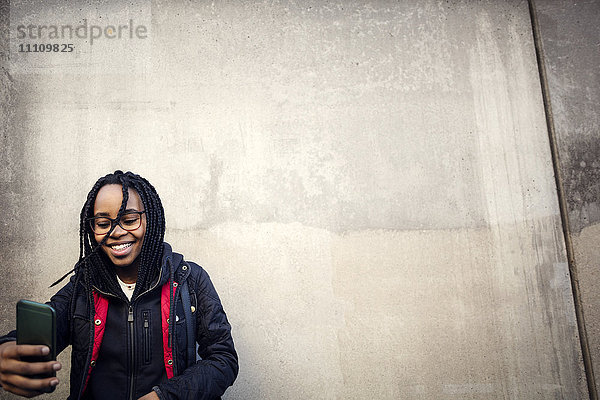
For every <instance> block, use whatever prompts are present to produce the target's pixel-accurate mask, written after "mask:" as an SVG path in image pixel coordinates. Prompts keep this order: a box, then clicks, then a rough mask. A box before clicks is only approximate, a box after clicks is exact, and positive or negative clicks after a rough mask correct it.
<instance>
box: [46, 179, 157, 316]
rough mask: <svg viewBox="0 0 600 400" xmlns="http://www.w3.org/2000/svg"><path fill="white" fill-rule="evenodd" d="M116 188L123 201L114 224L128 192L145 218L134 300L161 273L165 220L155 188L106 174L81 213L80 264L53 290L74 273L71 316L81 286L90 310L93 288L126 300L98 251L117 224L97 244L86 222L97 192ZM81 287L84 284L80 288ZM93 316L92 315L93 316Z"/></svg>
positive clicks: (105, 259)
mask: <svg viewBox="0 0 600 400" xmlns="http://www.w3.org/2000/svg"><path fill="white" fill-rule="evenodd" d="M111 184H118V185H121V187H122V190H123V201H122V202H121V208H120V209H119V213H118V215H117V220H119V219H120V218H121V216H122V215H123V213H124V212H125V209H126V208H127V201H128V199H129V189H133V190H135V191H136V192H137V194H138V195H139V196H140V199H141V201H142V204H143V205H144V210H145V215H146V232H145V235H144V242H143V244H142V250H141V252H140V254H139V255H138V258H139V269H138V277H137V281H136V287H135V291H134V293H133V297H132V298H135V297H136V296H137V295H138V294H139V293H143V292H144V291H146V290H148V289H149V288H150V285H151V284H152V282H153V281H154V280H155V279H156V278H157V275H158V272H159V270H160V263H161V260H162V256H163V239H164V235H165V216H164V209H163V206H162V203H161V201H160V197H159V196H158V193H157V192H156V190H155V189H154V187H153V186H152V185H151V184H150V182H148V181H147V180H146V179H144V178H142V177H141V176H139V175H136V174H134V173H132V172H129V171H128V172H123V171H120V170H117V171H115V172H114V173H112V174H108V175H106V176H103V177H102V178H100V179H98V181H96V183H95V184H94V186H93V187H92V189H91V190H90V192H89V193H88V195H87V199H86V201H85V203H84V205H83V208H82V209H81V214H80V221H79V260H78V261H77V263H76V264H75V267H74V268H73V270H72V271H70V272H69V273H67V274H66V275H65V276H63V277H62V278H61V279H60V280H58V281H57V282H55V283H54V284H53V285H52V286H54V285H56V284H58V283H59V282H61V281H62V280H63V279H64V278H65V277H67V276H68V275H69V274H70V273H71V272H73V271H74V272H75V277H74V278H73V279H74V285H73V292H72V293H73V296H72V298H71V305H70V307H71V313H70V315H73V312H74V308H75V301H74V300H75V298H76V297H77V293H78V292H79V290H82V289H81V286H83V290H84V291H85V294H86V297H87V298H88V301H89V302H90V305H92V307H93V304H94V302H93V290H92V286H96V287H98V288H102V289H103V290H106V291H108V292H110V293H113V294H115V295H117V296H120V297H123V299H126V298H125V295H124V294H123V293H122V291H121V289H120V286H119V284H118V283H117V279H116V274H115V271H114V267H113V265H112V263H111V262H110V261H109V259H108V257H106V255H105V254H104V253H103V252H102V251H101V250H100V247H101V246H102V245H103V244H104V243H105V242H106V240H107V239H108V237H109V236H110V233H111V232H112V230H113V229H114V228H115V227H116V224H115V225H114V226H113V227H112V229H111V231H109V232H108V233H107V234H106V235H104V238H103V239H102V241H101V242H100V243H97V242H96V240H95V238H94V233H93V232H92V230H91V227H90V226H89V223H88V218H91V217H93V213H94V203H95V201H96V196H97V195H98V191H99V190H100V188H102V187H103V186H105V185H111ZM80 283H83V285H81V284H80ZM92 315H93V314H92Z"/></svg>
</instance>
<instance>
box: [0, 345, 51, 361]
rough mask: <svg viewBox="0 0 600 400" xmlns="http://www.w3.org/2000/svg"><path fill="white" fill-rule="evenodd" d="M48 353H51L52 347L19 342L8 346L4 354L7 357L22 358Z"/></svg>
mask: <svg viewBox="0 0 600 400" xmlns="http://www.w3.org/2000/svg"><path fill="white" fill-rule="evenodd" d="M48 354H50V349H49V348H48V346H40V345H33V344H19V345H14V346H10V347H7V348H6V349H5V350H4V352H3V353H2V356H3V357H6V358H21V357H35V356H38V357H39V356H47V355H48Z"/></svg>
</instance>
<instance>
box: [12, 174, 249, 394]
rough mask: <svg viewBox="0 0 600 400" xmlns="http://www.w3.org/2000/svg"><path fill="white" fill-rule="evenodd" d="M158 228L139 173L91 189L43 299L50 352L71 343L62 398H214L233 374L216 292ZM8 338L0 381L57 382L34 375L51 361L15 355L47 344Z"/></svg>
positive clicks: (43, 385)
mask: <svg viewBox="0 0 600 400" xmlns="http://www.w3.org/2000/svg"><path fill="white" fill-rule="evenodd" d="M164 232H165V219H164V210H163V207H162V204H161V201H160V198H159V197H158V194H157V193H156V191H155V189H154V187H153V186H152V185H151V184H150V183H149V182H148V181H147V180H146V179H144V178H142V177H140V176H139V175H135V174H133V173H131V172H126V173H123V172H122V171H116V172H115V173H113V174H109V175H106V176H104V177H102V178H100V179H99V180H98V181H97V182H96V184H95V185H94V187H93V188H92V190H91V191H90V192H89V194H88V196H87V200H86V202H85V204H84V206H83V208H82V210H81V216H80V255H79V261H78V262H77V264H76V265H75V268H74V269H73V271H75V275H74V276H73V277H72V278H71V280H70V282H69V283H68V284H67V285H66V286H64V287H63V288H62V289H61V290H60V291H59V292H58V293H57V294H56V295H54V296H53V297H52V299H51V300H50V302H49V303H48V304H50V305H51V306H53V307H54V309H55V310H56V316H57V349H56V350H57V353H58V352H60V351H62V350H63V349H64V348H65V347H67V346H68V345H71V346H72V352H71V379H70V396H69V398H70V399H105V398H110V399H144V400H148V399H218V398H220V396H221V395H222V394H223V393H224V392H225V390H226V389H227V388H228V387H229V386H230V385H231V384H233V381H234V380H235V378H236V376H237V373H238V359H237V354H236V352H235V348H234V344H233V339H232V337H231V326H230V325H229V322H228V321H227V317H226V315H225V312H224V311H223V308H222V306H221V302H220V300H219V297H218V295H217V293H216V291H215V289H214V287H213V285H212V283H211V281H210V278H209V276H208V274H207V273H206V272H205V271H204V270H203V269H202V268H201V267H200V266H198V265H197V264H195V263H193V262H189V261H184V259H183V256H182V255H181V254H178V253H175V252H173V251H172V250H171V247H170V246H169V245H168V244H167V243H165V242H164V241H163V239H164ZM67 275H68V274H67ZM65 276H66V275H65ZM63 278H64V277H63ZM61 280H62V279H61ZM59 282H60V281H59ZM57 283H58V282H57ZM15 339H16V332H15V331H13V332H10V333H9V334H8V335H6V336H4V337H1V338H0V343H1V344H0V384H1V385H2V387H3V388H4V390H7V391H10V392H12V393H15V394H18V395H21V396H25V397H33V396H37V395H39V394H41V393H45V392H47V391H49V389H50V388H52V387H55V386H56V385H58V384H59V381H58V379H57V378H56V377H49V378H43V379H39V378H34V377H32V375H36V374H47V373H52V372H53V371H57V370H59V369H60V368H61V365H60V363H59V362H57V361H49V362H39V363H32V362H25V361H21V357H25V356H35V355H41V354H47V352H48V348H46V347H45V346H32V345H17V344H16V342H15ZM196 348H197V351H196Z"/></svg>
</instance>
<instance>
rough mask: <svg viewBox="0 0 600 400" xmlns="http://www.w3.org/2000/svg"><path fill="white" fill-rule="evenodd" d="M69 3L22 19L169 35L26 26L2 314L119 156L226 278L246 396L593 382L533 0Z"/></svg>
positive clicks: (381, 394)
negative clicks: (64, 32) (58, 36)
mask: <svg viewBox="0 0 600 400" xmlns="http://www.w3.org/2000/svg"><path fill="white" fill-rule="evenodd" d="M51 3H52V2H45V3H44V6H40V5H36V6H33V5H32V4H29V3H21V2H13V3H12V4H11V7H10V11H11V14H10V22H11V28H12V29H15V27H16V26H18V24H19V23H24V24H30V23H33V24H39V25H42V24H52V23H61V24H66V23H70V24H74V25H76V24H79V23H81V21H82V20H83V19H84V18H85V19H86V20H87V22H88V24H98V25H104V26H106V25H108V24H120V23H127V22H128V21H129V20H130V19H133V20H135V22H136V24H143V25H144V26H146V27H147V28H148V37H147V38H146V39H125V38H124V39H119V40H109V39H104V40H100V39H99V40H97V41H96V42H94V43H93V44H90V43H89V38H88V40H87V42H86V39H73V40H72V42H73V43H74V44H75V51H74V52H73V54H51V55H48V54H19V53H18V52H17V51H16V49H17V47H16V46H17V45H18V44H20V43H26V41H25V40H24V39H18V37H17V34H16V32H14V31H12V32H11V33H12V37H11V40H10V59H9V60H7V58H6V57H4V58H3V62H4V65H5V67H4V69H3V70H2V71H3V74H2V88H3V91H2V96H3V106H2V107H3V108H2V116H1V118H2V121H3V122H5V123H3V124H2V127H3V129H4V132H3V135H2V138H1V140H2V149H3V151H2V155H1V157H2V161H3V163H2V165H3V166H2V168H3V169H2V174H1V179H2V186H1V188H0V196H1V197H0V199H1V201H2V209H3V211H4V212H5V213H7V215H10V216H11V218H10V219H5V223H4V224H2V225H0V235H1V237H2V246H3V251H2V253H1V255H0V261H1V263H2V266H3V271H4V272H3V277H4V279H3V280H2V281H0V293H2V301H3V303H4V305H3V306H2V308H1V309H0V312H1V315H0V321H1V323H0V328H1V329H2V330H6V329H9V328H11V327H12V326H13V321H12V319H13V310H12V307H13V306H12V304H11V303H12V302H14V300H15V299H17V298H18V297H20V296H23V297H31V298H33V299H35V300H43V299H45V298H47V297H48V296H49V295H50V294H51V293H52V290H49V289H47V286H48V284H49V283H51V282H52V281H54V280H55V279H56V278H57V277H59V276H60V275H62V273H63V272H65V271H66V270H68V269H69V268H70V267H71V266H72V264H73V263H74V262H75V260H76V257H77V240H78V239H77V219H78V212H79V208H80V207H81V204H82V203H83V200H84V197H85V194H86V193H87V191H88V189H89V187H90V186H91V185H92V184H93V182H94V181H95V179H96V178H97V177H99V176H101V175H103V174H105V173H106V172H109V171H112V170H114V169H116V168H121V169H131V170H134V171H136V172H138V173H140V174H142V175H143V176H145V177H147V178H148V179H149V180H150V181H151V182H152V183H153V184H154V185H155V186H156V187H157V190H158V191H159V193H160V194H161V197H162V199H163V203H164V204H165V208H166V213H167V240H168V241H169V242H171V243H172V244H173V246H174V247H175V249H176V250H178V251H180V252H182V253H184V254H185V255H186V257H187V258H188V259H191V260H195V261H197V262H199V263H201V264H202V265H204V266H205V268H206V269H207V270H208V271H209V273H210V274H211V276H212V278H213V281H214V283H215V285H216V287H217V289H218V291H219V293H220V295H221V298H222V300H223V303H224V306H225V308H226V310H227V312H228V316H229V318H230V321H231V323H232V325H233V327H234V332H233V334H234V338H235V340H236V345H237V347H238V350H239V354H240V367H241V370H240V375H239V378H238V380H237V382H236V384H235V385H234V387H232V388H230V389H229V391H228V392H227V396H226V398H228V399H265V398H268V399H276V398H282V399H283V398H290V399H293V398H311V399H312V398H315V399H316V398H327V399H333V398H338V399H366V398H383V399H396V398H405V399H423V398H447V399H509V398H510V399H548V398H556V399H586V398H588V396H587V394H586V382H585V375H584V373H583V369H582V362H581V354H580V346H579V338H578V333H577V328H576V321H575V314H574V306H573V298H572V293H571V288H570V280H569V271H568V267H567V262H566V255H565V245H564V241H563V236H562V231H561V225H560V217H559V209H558V204H557V196H556V189H555V185H554V178H553V173H552V162H551V157H550V152H549V145H548V136H547V131H546V125H545V120H544V109H543V104H542V97H541V92H540V81H539V78H538V72H537V64H536V59H535V51H534V46H533V39H532V33H531V24H530V18H529V12H528V7H527V4H526V3H523V2H518V1H507V2H497V1H491V0H490V1H481V2H476V3H475V2H471V1H464V2H460V1H450V2H438V1H410V2H401V3H397V2H384V1H379V2H375V1H372V2H333V3H325V2H308V3H305V2H302V3H296V2H291V1H276V2H235V3H234V2H231V3H212V4H204V3H201V4H189V3H187V2H186V3H183V2H181V3H179V2H178V3H174V2H166V1H155V2H152V3H149V2H138V3H136V2H133V3H132V2H126V3H125V2H124V3H123V4H122V5H115V4H114V3H113V5H104V6H102V5H97V4H96V3H94V5H93V6H92V5H89V4H87V3H82V4H81V5H80V6H79V7H74V6H70V7H69V8H64V7H61V6H52V4H51ZM60 4H62V3H60ZM30 42H31V43H33V42H35V41H34V40H32V41H30ZM63 42H64V41H63ZM5 45H6V44H5V43H4V46H5ZM62 359H63V361H65V362H66V358H65V357H64V356H63V358H62ZM62 376H63V377H64V375H62ZM61 385H62V386H63V387H62V388H61V390H62V391H60V392H58V393H57V394H56V395H55V396H54V397H56V398H62V397H64V393H65V390H66V386H67V384H66V382H64V383H63V384H61ZM6 397H7V398H8V396H6Z"/></svg>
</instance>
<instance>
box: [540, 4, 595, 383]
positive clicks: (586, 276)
mask: <svg viewBox="0 0 600 400" xmlns="http://www.w3.org/2000/svg"><path fill="white" fill-rule="evenodd" d="M536 5H537V14H538V19H539V27H540V31H541V34H542V35H541V37H542V44H543V50H544V55H545V58H544V62H545V66H546V71H547V75H548V86H549V95H550V101H551V109H552V115H553V117H554V127H555V131H556V139H557V144H558V147H559V157H560V171H561V175H562V185H563V190H564V192H565V198H566V201H567V206H568V218H569V230H570V233H571V239H572V242H573V250H574V257H575V268H576V271H577V277H578V283H579V287H580V290H581V294H580V301H581V305H582V310H583V314H584V317H585V323H586V324H585V325H586V331H587V337H588V341H589V347H590V351H591V360H592V362H593V369H594V370H595V382H596V387H597V388H599V387H600V295H599V293H600V290H599V289H600V288H599V287H598V282H599V281H600V273H599V271H600V248H599V246H598V237H600V140H599V132H600V117H599V116H600V107H599V106H598V105H599V104H600V81H599V79H598V65H600V51H599V48H598V45H599V39H600V27H599V26H598V21H599V20H600V1H597V0H596V1H577V2H575V1H539V2H536Z"/></svg>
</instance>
